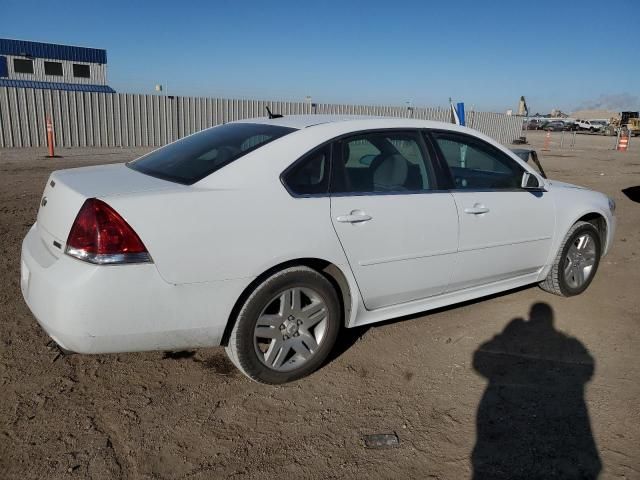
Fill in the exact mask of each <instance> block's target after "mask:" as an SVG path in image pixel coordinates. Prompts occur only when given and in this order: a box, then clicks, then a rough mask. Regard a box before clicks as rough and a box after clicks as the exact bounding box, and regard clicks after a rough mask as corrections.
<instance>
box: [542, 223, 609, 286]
mask: <svg viewBox="0 0 640 480" xmlns="http://www.w3.org/2000/svg"><path fill="white" fill-rule="evenodd" d="M601 251H602V246H601V243H600V234H599V232H598V230H597V229H596V228H595V227H594V226H593V225H592V224H591V223H588V222H577V223H575V224H574V225H573V227H571V229H570V230H569V232H568V233H567V235H566V236H565V238H564V240H563V243H562V245H561V246H560V249H559V251H558V255H557V256H556V258H555V260H554V262H553V266H552V267H551V271H550V272H549V275H547V278H546V279H545V280H544V281H542V282H540V284H539V285H540V288H542V289H543V290H546V291H547V292H550V293H554V294H556V295H560V296H563V297H571V296H573V295H578V294H580V293H582V292H584V291H585V290H586V289H587V287H588V286H589V284H590V283H591V281H592V280H593V277H594V276H595V274H596V271H597V270H598V265H599V264H600V255H601Z"/></svg>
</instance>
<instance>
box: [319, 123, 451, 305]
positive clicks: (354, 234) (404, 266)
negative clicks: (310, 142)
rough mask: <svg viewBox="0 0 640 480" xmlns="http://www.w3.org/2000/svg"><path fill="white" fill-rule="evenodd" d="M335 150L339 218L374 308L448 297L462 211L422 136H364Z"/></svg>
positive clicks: (334, 207) (334, 204) (334, 211)
mask: <svg viewBox="0 0 640 480" xmlns="http://www.w3.org/2000/svg"><path fill="white" fill-rule="evenodd" d="M333 151H334V155H333V162H332V182H331V219H332V222H333V225H334V228H335V230H336V233H337V235H338V237H339V239H340V242H341V244H342V247H343V249H344V251H345V254H346V256H347V258H348V261H349V265H350V266H351V269H352V271H353V274H354V276H355V278H356V281H357V283H358V287H359V289H360V293H361V294H362V298H363V300H364V304H365V306H366V308H368V309H376V308H381V307H385V306H389V305H394V304H400V303H405V302H410V301H413V300H418V299H422V298H426V297H429V296H432V295H437V294H439V293H442V292H444V291H445V289H446V287H447V284H448V283H449V278H450V275H451V269H452V266H453V261H454V258H455V254H456V251H457V243H458V218H457V211H456V206H455V202H454V199H453V196H452V195H451V193H449V192H448V191H446V190H440V189H439V183H438V178H439V172H438V171H437V170H436V168H434V165H432V163H431V161H430V158H431V157H432V156H433V155H434V152H433V151H431V154H430V153H429V150H428V149H427V148H426V145H425V143H424V139H423V138H422V137H421V135H420V134H419V132H417V131H398V130H387V131H377V132H376V131H372V132H364V133H359V134H357V135H354V136H351V137H347V138H342V139H340V140H338V141H336V142H335V144H334V149H333ZM441 173H442V172H440V174H441Z"/></svg>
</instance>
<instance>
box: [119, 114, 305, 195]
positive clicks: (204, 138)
mask: <svg viewBox="0 0 640 480" xmlns="http://www.w3.org/2000/svg"><path fill="white" fill-rule="evenodd" d="M293 131H295V129H294V128H288V127H280V126H276V125H264V124H258V123H228V124H226V125H220V126H218V127H214V128H209V129H207V130H203V131H201V132H198V133H196V134H193V135H190V136H188V137H185V138H183V139H181V140H178V141H177V142H174V143H171V144H169V145H167V146H165V147H162V148H160V149H158V150H155V151H153V152H151V153H149V154H147V155H145V156H143V157H141V158H139V159H137V160H134V161H132V162H129V163H127V166H128V167H129V168H132V169H133V170H136V171H138V172H141V173H145V174H147V175H151V176H153V177H158V178H162V179H164V180H169V181H171V182H177V183H182V184H185V185H191V184H193V183H195V182H197V181H199V180H202V179H203V178H205V177H207V176H209V175H211V174H212V173H213V172H215V171H216V170H219V169H221V168H222V167H224V166H225V165H229V164H230V163H231V162H233V161H235V160H237V159H239V158H240V157H242V156H244V155H246V154H247V153H249V152H251V151H253V150H256V149H257V148H260V147H262V146H264V145H266V144H267V143H269V142H272V141H273V140H276V139H277V138H280V137H282V136H284V135H287V134H289V133H291V132H293Z"/></svg>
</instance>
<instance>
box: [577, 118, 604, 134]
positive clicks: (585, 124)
mask: <svg viewBox="0 0 640 480" xmlns="http://www.w3.org/2000/svg"><path fill="white" fill-rule="evenodd" d="M575 124H576V126H577V128H578V130H589V131H590V132H597V131H598V130H600V129H601V128H602V125H600V124H596V123H593V122H591V121H590V120H576V122H575Z"/></svg>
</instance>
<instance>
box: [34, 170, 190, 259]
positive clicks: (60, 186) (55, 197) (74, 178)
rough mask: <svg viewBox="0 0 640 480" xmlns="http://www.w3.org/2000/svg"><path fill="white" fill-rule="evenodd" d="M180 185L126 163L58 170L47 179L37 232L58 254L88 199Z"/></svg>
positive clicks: (173, 187)
mask: <svg viewBox="0 0 640 480" xmlns="http://www.w3.org/2000/svg"><path fill="white" fill-rule="evenodd" d="M177 188H187V187H184V186H181V185H176V184H175V183H171V182H167V181H165V180H160V179H158V178H154V177H150V176H148V175H144V174H142V173H139V172H136V171H135V170H132V169H130V168H128V167H127V166H126V165H125V164H123V163H120V164H112V165H100V166H94V167H82V168H73V169H69V170H59V171H56V172H53V173H52V174H51V176H50V177H49V179H48V180H47V184H46V185H45V189H44V193H43V195H42V198H41V199H40V208H39V210H38V217H37V228H38V232H39V233H40V237H41V239H42V240H43V242H44V243H45V245H46V246H47V248H48V249H49V250H50V251H51V252H52V253H53V254H54V255H56V256H58V255H59V254H60V253H62V252H63V251H64V247H65V243H66V241H67V236H68V235H69V231H70V230H71V226H72V225H73V222H74V220H75V218H76V216H77V214H78V212H79V211H80V208H81V207H82V205H83V203H84V202H85V200H86V199H88V198H100V197H103V198H104V197H110V196H114V195H123V194H131V193H138V192H147V191H156V190H167V189H177Z"/></svg>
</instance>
